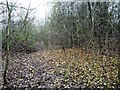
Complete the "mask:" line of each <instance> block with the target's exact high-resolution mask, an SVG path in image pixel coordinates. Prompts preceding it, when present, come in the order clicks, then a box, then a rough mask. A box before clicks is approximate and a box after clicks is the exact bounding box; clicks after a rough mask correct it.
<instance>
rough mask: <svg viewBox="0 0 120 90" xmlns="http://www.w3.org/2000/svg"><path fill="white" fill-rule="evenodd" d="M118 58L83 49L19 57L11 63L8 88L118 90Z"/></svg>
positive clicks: (45, 51)
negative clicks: (86, 51) (83, 50)
mask: <svg viewBox="0 0 120 90" xmlns="http://www.w3.org/2000/svg"><path fill="white" fill-rule="evenodd" d="M117 60H118V59H117V57H107V56H104V55H98V56H96V55H94V54H92V53H89V54H85V53H83V52H81V50H80V49H77V48H76V49H65V51H64V50H62V49H56V50H44V51H42V52H35V53H31V54H25V53H24V54H22V53H20V54H18V55H15V56H14V58H12V59H11V60H10V63H9V70H8V75H7V76H8V77H7V79H8V84H7V87H9V88H34V89H35V88H36V89H37V88H71V87H73V88H86V87H87V88H117V84H118V62H117Z"/></svg>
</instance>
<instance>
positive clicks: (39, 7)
mask: <svg viewBox="0 0 120 90" xmlns="http://www.w3.org/2000/svg"><path fill="white" fill-rule="evenodd" d="M52 1H53V0H8V2H13V3H15V2H17V5H19V6H23V7H26V8H28V6H29V4H30V8H35V9H34V14H35V16H36V17H37V19H39V20H44V19H45V17H48V16H49V15H50V10H51V7H52V4H50V3H51V2H52ZM0 2H6V0H0Z"/></svg>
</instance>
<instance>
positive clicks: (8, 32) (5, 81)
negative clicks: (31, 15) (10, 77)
mask: <svg viewBox="0 0 120 90" xmlns="http://www.w3.org/2000/svg"><path fill="white" fill-rule="evenodd" d="M7 9H8V23H7V24H8V28H7V33H6V34H7V36H6V41H7V51H6V58H5V59H4V60H5V68H4V73H3V80H4V81H3V86H5V85H6V84H7V80H6V75H7V70H8V64H9V56H10V55H9V51H10V19H11V11H12V10H10V8H9V5H8V2H7Z"/></svg>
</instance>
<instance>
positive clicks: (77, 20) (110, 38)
mask: <svg viewBox="0 0 120 90" xmlns="http://www.w3.org/2000/svg"><path fill="white" fill-rule="evenodd" d="M118 6H119V5H118V2H79V1H76V2H55V3H54V7H53V10H52V15H51V17H50V21H49V22H48V23H49V25H48V27H47V28H49V35H50V34H51V35H50V36H49V37H50V38H51V42H52V43H53V42H54V43H53V44H59V45H61V46H69V47H81V46H82V48H83V47H84V48H85V50H88V51H89V49H92V50H93V51H95V53H98V54H109V55H111V54H113V53H114V54H115V53H116V54H117V53H118V51H117V48H118V46H117V45H118V44H117V41H118V40H117V37H118V31H119V30H118V28H117V26H119V24H118V18H119V17H118V16H119V15H118ZM54 37H57V38H54ZM50 38H49V39H50ZM56 41H57V42H56ZM80 45H81V46H80ZM110 53H111V54H110Z"/></svg>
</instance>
